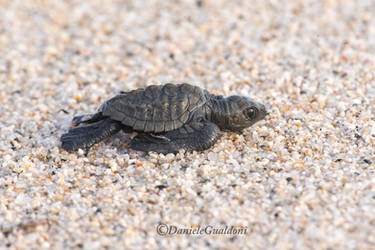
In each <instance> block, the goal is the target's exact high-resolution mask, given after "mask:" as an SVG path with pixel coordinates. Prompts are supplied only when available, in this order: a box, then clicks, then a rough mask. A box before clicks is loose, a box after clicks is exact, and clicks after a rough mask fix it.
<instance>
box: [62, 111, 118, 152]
mask: <svg viewBox="0 0 375 250" xmlns="http://www.w3.org/2000/svg"><path fill="white" fill-rule="evenodd" d="M121 128H122V125H121V122H118V121H114V120H112V119H109V118H106V119H104V120H101V121H98V122H94V123H92V124H91V125H88V126H82V127H76V128H72V129H70V130H69V131H68V133H66V134H63V135H62V136H61V143H62V145H61V146H62V148H63V149H65V150H66V151H69V152H71V151H74V150H77V149H79V148H82V149H88V148H90V147H91V146H92V145H94V144H95V143H98V142H100V141H102V140H104V139H105V138H107V137H110V136H112V135H114V134H116V133H117V132H118V131H119V130H120V129H121Z"/></svg>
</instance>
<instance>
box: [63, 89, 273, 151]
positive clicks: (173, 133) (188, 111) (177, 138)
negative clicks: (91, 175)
mask: <svg viewBox="0 0 375 250" xmlns="http://www.w3.org/2000/svg"><path fill="white" fill-rule="evenodd" d="M266 115H267V111H266V108H265V106H264V105H263V104H260V103H258V102H256V101H254V100H252V99H251V98H249V97H245V96H236V95H235V96H229V97H227V98H224V97H223V96H221V95H214V94H210V93H209V92H208V91H206V90H204V89H201V88H199V87H196V86H192V85H190V84H186V83H183V84H177V85H175V84H171V83H168V84H165V85H152V86H148V87H147V88H145V89H143V88H140V89H136V90H133V91H129V92H121V93H120V94H119V95H117V96H115V97H113V98H112V99H109V100H108V101H106V102H104V103H103V104H102V105H101V106H100V107H99V109H98V112H97V113H95V114H91V115H81V116H76V117H74V118H73V121H72V122H73V123H74V124H81V123H87V125H86V126H79V127H74V128H72V129H70V130H69V131H68V133H66V134H63V135H62V136H61V142H62V148H63V149H65V150H67V151H73V150H77V149H79V148H83V149H88V148H90V147H91V146H92V145H94V144H95V143H98V142H100V141H102V140H103V139H105V138H108V137H110V136H112V135H113V134H115V133H117V132H119V131H120V130H123V131H125V132H127V133H130V132H134V131H135V132H138V134H137V136H135V137H134V138H133V139H132V140H131V142H130V147H131V148H132V149H134V150H140V151H146V152H148V151H154V152H158V153H170V152H178V151H179V150H180V149H184V150H186V151H193V150H197V151H200V150H205V149H207V148H209V147H211V146H212V145H213V144H214V143H215V142H216V140H217V139H218V137H219V134H220V130H223V131H241V130H243V129H244V128H247V127H250V126H251V125H253V124H254V123H255V122H257V121H259V120H262V119H263V118H264V117H265V116H266Z"/></svg>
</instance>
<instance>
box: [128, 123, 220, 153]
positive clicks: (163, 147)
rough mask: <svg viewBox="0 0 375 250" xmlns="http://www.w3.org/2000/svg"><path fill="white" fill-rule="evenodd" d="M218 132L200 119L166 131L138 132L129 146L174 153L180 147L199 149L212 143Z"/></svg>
mask: <svg viewBox="0 0 375 250" xmlns="http://www.w3.org/2000/svg"><path fill="white" fill-rule="evenodd" d="M219 134H220V129H219V127H218V126H216V125H215V124H214V123H211V122H208V121H206V120H204V119H200V120H197V121H195V122H192V123H189V124H186V125H184V126H183V127H181V128H179V129H176V130H173V131H170V132H167V133H160V134H148V133H141V134H138V135H137V136H136V137H134V138H133V140H132V141H131V142H130V147H131V148H132V149H134V150H139V151H146V152H148V151H153V152H157V153H176V152H178V151H179V150H180V149H184V150H186V151H193V150H196V151H201V150H205V149H207V148H209V147H211V146H212V145H214V144H215V142H216V141H217V139H218V138H219Z"/></svg>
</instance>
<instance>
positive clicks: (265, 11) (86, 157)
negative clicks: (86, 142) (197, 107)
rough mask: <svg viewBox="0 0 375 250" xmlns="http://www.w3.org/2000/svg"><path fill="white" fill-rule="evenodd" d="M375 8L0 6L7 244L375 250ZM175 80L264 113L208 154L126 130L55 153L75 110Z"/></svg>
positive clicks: (202, 3) (0, 128)
mask: <svg viewBox="0 0 375 250" xmlns="http://www.w3.org/2000/svg"><path fill="white" fill-rule="evenodd" d="M374 13H375V1H372V0H363V1H362V0H361V1H355V0H343V1H332V0H326V1H323V0H322V1H316V0H296V1H286V0H285V1H273V0H270V1H255V0H254V1H250V0H249V1H245V0H243V1H240V0H232V1H224V0H197V1H188V0H179V1H162V0H160V1H156V0H148V1H120V0H110V1H109V0H108V1H100V0H85V1H78V0H69V1H68V0H66V1H61V0H60V1H58V0H12V1H10V0H8V1H7V0H0V114H1V116H0V165H1V168H0V249H3V248H7V247H9V248H11V249H45V248H53V249H72V248H73V249H79V248H83V249H103V248H106V249H123V248H126V249H154V248H171V249H176V248H180V249H185V248H189V249H215V248H216V249H230V248H233V249H373V248H374V247H375V173H374V170H375V169H374V167H375V166H374V165H375V154H374V145H375V79H374V77H375V57H374V55H375V18H374ZM166 82H174V83H180V82H188V83H191V84H195V85H198V86H200V87H203V88H206V89H207V90H209V91H211V92H212V93H218V94H223V95H226V96H228V95H233V94H237V95H245V96H249V97H251V98H253V99H255V100H257V101H259V102H261V103H264V104H265V105H266V106H267V107H268V109H269V111H270V115H269V116H268V117H267V118H266V119H265V120H263V121H261V122H258V123H257V124H255V125H254V126H253V127H251V128H249V129H246V130H245V131H244V132H243V133H241V134H235V133H224V132H223V133H222V136H221V139H220V140H219V141H218V142H217V143H216V144H215V146H214V147H212V148H210V149H209V150H207V151H204V152H191V153H188V152H180V153H178V154H176V155H174V154H167V155H163V154H156V153H143V152H136V151H133V150H131V149H130V148H129V138H130V137H131V135H129V134H125V133H122V132H121V133H119V134H117V135H116V136H114V137H112V138H110V139H108V140H106V141H104V142H102V143H99V144H98V145H95V146H94V147H93V148H92V149H91V150H90V151H89V152H88V153H87V154H86V152H84V151H82V150H79V151H78V152H75V153H71V154H70V153H67V152H65V151H64V150H62V149H61V148H60V141H59V138H60V136H61V134H63V133H65V132H66V131H67V130H68V129H69V127H70V126H71V119H72V118H73V116H75V115H80V114H85V113H92V112H94V111H95V110H96V108H97V107H98V106H99V105H100V104H101V103H102V102H103V101H105V100H106V99H108V98H110V97H112V96H114V95H115V94H117V93H119V92H120V91H121V90H125V91H127V90H132V89H135V88H138V87H145V86H148V85H150V84H161V83H166ZM158 225H159V226H158ZM158 229H159V230H158ZM213 229H216V230H213ZM227 229H228V230H227ZM229 229H231V230H232V231H229ZM225 230H226V231H225ZM240 230H244V231H245V233H244V234H239V233H236V232H237V231H239V232H241V231H240ZM242 232H243V231H242Z"/></svg>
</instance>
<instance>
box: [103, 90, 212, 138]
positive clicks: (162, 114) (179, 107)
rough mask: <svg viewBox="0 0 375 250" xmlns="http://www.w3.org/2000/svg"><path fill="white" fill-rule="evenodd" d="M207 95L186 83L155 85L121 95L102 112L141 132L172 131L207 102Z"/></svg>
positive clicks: (105, 106)
mask: <svg viewBox="0 0 375 250" xmlns="http://www.w3.org/2000/svg"><path fill="white" fill-rule="evenodd" d="M206 92H207V91H205V90H203V89H201V88H199V87H196V86H192V85H189V84H186V83H184V84H178V85H174V84H170V83H168V84H166V85H152V86H149V87H147V88H145V89H136V90H133V91H130V92H125V93H122V94H120V95H117V96H115V97H113V98H112V99H110V100H108V101H106V102H105V103H103V104H102V105H101V106H100V107H99V110H98V111H99V112H102V114H103V115H104V116H108V117H110V118H111V119H113V120H116V121H121V122H122V123H123V124H124V125H127V126H130V127H132V128H133V129H134V130H137V131H144V132H153V133H159V132H168V131H171V130H175V129H177V128H179V127H181V126H183V125H184V124H185V123H186V122H187V121H188V120H189V118H190V115H191V114H192V113H193V112H194V111H195V110H196V109H198V108H200V107H202V106H203V105H204V104H205V103H206V101H207V99H206Z"/></svg>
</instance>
